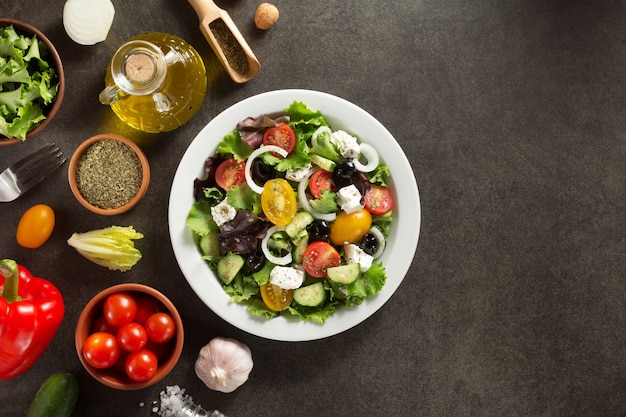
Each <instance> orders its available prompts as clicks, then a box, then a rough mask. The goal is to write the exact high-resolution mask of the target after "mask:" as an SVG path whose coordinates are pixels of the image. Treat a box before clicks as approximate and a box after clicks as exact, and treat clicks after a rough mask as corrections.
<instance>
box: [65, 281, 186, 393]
mask: <svg viewBox="0 0 626 417" xmlns="http://www.w3.org/2000/svg"><path fill="white" fill-rule="evenodd" d="M122 292H123V293H126V294H129V295H131V296H133V297H134V298H135V299H137V298H139V297H140V296H144V295H146V296H148V297H152V298H153V299H154V300H156V301H157V303H158V305H159V311H162V312H165V313H169V315H170V316H171V317H172V318H173V319H174V323H175V324H176V333H175V334H174V337H173V338H172V339H171V340H170V341H169V342H165V343H160V344H154V343H152V342H148V343H149V344H148V345H147V346H146V348H148V349H149V350H152V351H153V352H154V353H155V354H156V355H157V357H158V358H159V362H158V367H157V371H156V373H155V374H154V376H152V378H150V379H149V380H148V381H145V382H135V381H133V380H132V379H130V378H129V377H128V376H127V375H126V373H125V371H124V361H125V359H126V357H127V356H128V352H124V351H123V350H122V353H121V355H120V359H119V360H118V362H117V363H116V364H115V365H113V366H112V367H109V368H104V369H100V368H95V367H93V366H91V365H90V364H89V363H87V361H86V359H85V357H84V355H83V345H84V344H85V341H86V340H87V338H88V337H89V335H91V334H92V333H93V332H94V331H95V329H94V325H95V323H96V321H97V319H98V318H100V319H102V317H101V316H102V315H103V307H104V303H105V300H106V299H107V298H108V297H109V296H110V295H113V294H117V293H122ZM110 332H112V333H114V332H115V330H111V331H110ZM183 341H184V329H183V323H182V320H181V318H180V315H179V314H178V310H176V307H175V306H174V304H172V302H171V301H170V300H169V299H168V298H167V297H166V296H164V295H163V294H162V293H161V292H159V291H157V290H155V289H154V288H152V287H149V286H146V285H142V284H133V283H127V284H119V285H114V286H112V287H109V288H107V289H105V290H103V291H101V292H100V293H98V294H97V295H96V296H95V297H93V298H92V299H91V301H89V302H88V303H87V305H86V306H85V308H84V309H83V311H82V312H81V314H80V316H79V318H78V323H77V324H76V335H75V343H76V353H77V354H78V358H79V359H80V361H81V363H82V364H83V366H84V367H85V369H86V370H87V372H89V374H90V375H91V376H92V377H94V378H95V379H96V380H97V381H99V382H101V383H102V384H104V385H106V386H108V387H111V388H115V389H119V390H138V389H142V388H146V387H149V386H151V385H154V384H155V383H157V382H159V381H160V380H162V379H163V378H165V376H167V375H168V374H169V373H170V371H171V370H172V369H173V368H174V366H175V365H176V363H177V362H178V359H179V358H180V354H181V352H182V350H183Z"/></svg>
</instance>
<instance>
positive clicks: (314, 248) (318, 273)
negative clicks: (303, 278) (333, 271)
mask: <svg viewBox="0 0 626 417" xmlns="http://www.w3.org/2000/svg"><path fill="white" fill-rule="evenodd" d="M340 264H341V256H340V255H339V252H337V249H335V248H334V247H333V246H332V245H330V244H329V243H327V242H324V241H321V240H318V241H316V242H313V243H311V244H309V246H307V248H306V249H305V250H304V254H303V255H302V265H303V266H304V270H305V271H306V272H307V273H308V274H309V275H311V276H312V277H315V278H324V277H325V276H326V268H329V267H331V266H338V265H340Z"/></svg>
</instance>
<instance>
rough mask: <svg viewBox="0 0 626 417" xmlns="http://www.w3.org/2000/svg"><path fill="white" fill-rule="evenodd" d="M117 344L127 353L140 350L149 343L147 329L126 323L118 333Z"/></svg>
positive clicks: (132, 323) (137, 324)
mask: <svg viewBox="0 0 626 417" xmlns="http://www.w3.org/2000/svg"><path fill="white" fill-rule="evenodd" d="M117 343H118V344H119V346H120V349H123V350H125V351H127V352H134V351H136V350H139V349H141V348H142V347H144V346H145V345H146V343H148V335H147V333H146V329H144V327H143V326H142V325H141V324H139V323H135V322H130V323H126V324H124V325H123V326H122V327H120V329H119V330H118V331H117Z"/></svg>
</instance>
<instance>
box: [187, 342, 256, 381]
mask: <svg viewBox="0 0 626 417" xmlns="http://www.w3.org/2000/svg"><path fill="white" fill-rule="evenodd" d="M195 370H196V375H197V376H198V378H200V379H201V380H202V382H204V383H205V384H206V386H207V387H209V388H211V389H212V390H215V391H221V392H227V393H228V392H233V391H234V390H236V389H237V388H239V387H240V386H241V385H242V384H243V383H244V382H246V381H247V380H248V375H250V371H252V353H251V352H250V349H249V348H248V346H246V345H244V344H243V343H241V342H238V341H236V340H234V339H227V338H223V337H216V338H214V339H212V340H211V341H210V342H209V343H208V344H207V345H206V346H204V347H203V348H202V349H200V353H199V354H198V359H197V360H196V364H195Z"/></svg>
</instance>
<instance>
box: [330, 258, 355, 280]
mask: <svg viewBox="0 0 626 417" xmlns="http://www.w3.org/2000/svg"><path fill="white" fill-rule="evenodd" d="M360 274H361V268H360V266H359V264H358V262H352V263H349V264H346V265H339V266H331V267H330V268H327V269H326V275H327V276H328V279H329V280H331V281H333V282H336V283H337V284H352V283H353V282H354V281H356V280H357V279H358V278H359V275H360Z"/></svg>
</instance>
